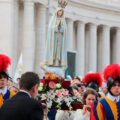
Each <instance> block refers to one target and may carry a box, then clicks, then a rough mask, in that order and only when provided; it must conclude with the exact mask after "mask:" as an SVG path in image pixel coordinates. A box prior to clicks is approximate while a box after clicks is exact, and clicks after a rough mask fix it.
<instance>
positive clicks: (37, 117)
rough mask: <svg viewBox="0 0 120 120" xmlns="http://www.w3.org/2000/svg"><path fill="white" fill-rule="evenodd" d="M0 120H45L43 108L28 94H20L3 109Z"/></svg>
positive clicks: (0, 111) (8, 101)
mask: <svg viewBox="0 0 120 120" xmlns="http://www.w3.org/2000/svg"><path fill="white" fill-rule="evenodd" d="M0 120H43V107H42V105H41V103H40V102H38V101H37V100H35V99H33V98H30V96H29V95H28V94H27V93H24V92H18V93H17V94H16V95H15V96H14V97H12V98H11V99H9V100H7V101H6V102H5V103H4V104H3V106H2V107H1V109H0Z"/></svg>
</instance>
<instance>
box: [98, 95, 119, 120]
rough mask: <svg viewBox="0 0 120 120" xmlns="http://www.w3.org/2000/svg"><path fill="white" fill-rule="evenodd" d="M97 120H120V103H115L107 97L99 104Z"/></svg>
mask: <svg viewBox="0 0 120 120" xmlns="http://www.w3.org/2000/svg"><path fill="white" fill-rule="evenodd" d="M96 111H97V116H98V117H97V118H96V120H120V101H119V102H117V103H116V102H113V101H111V100H110V99H109V98H108V97H105V98H104V99H102V100H101V101H100V102H98V104H97V108H96Z"/></svg>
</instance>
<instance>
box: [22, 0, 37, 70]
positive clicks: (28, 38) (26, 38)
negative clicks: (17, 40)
mask: <svg viewBox="0 0 120 120" xmlns="http://www.w3.org/2000/svg"><path fill="white" fill-rule="evenodd" d="M23 19H24V20H23V48H22V51H23V68H24V72H26V71H33V67H34V54H35V52H34V49H35V31H34V3H33V2H31V1H27V0H26V1H24V18H23Z"/></svg>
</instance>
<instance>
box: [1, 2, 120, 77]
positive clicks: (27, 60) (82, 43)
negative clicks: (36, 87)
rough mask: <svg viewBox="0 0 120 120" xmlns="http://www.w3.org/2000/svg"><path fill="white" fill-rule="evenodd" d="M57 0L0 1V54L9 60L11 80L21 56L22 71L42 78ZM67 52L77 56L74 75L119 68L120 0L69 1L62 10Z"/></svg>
mask: <svg viewBox="0 0 120 120" xmlns="http://www.w3.org/2000/svg"><path fill="white" fill-rule="evenodd" d="M56 8H57V0H0V41H1V44H0V53H5V54H7V55H9V56H10V57H11V59H12V66H11V67H10V70H9V71H10V74H11V75H12V76H14V72H15V68H16V65H17V61H18V59H19V56H20V53H21V52H22V54H23V67H24V71H35V72H37V73H39V74H40V75H42V71H41V70H40V67H39V65H40V62H42V61H44V60H45V50H46V39H47V28H48V23H49V19H50V17H51V16H52V14H53V13H54V12H55V10H56ZM65 18H66V21H67V27H68V32H67V35H68V37H67V38H68V39H67V40H68V51H74V52H75V53H76V75H81V76H84V75H85V74H86V73H87V72H88V71H94V72H96V71H98V72H102V71H103V68H104V67H105V66H106V65H108V64H113V63H119V64H120V46H119V45H120V0H69V4H68V6H67V7H66V9H65Z"/></svg>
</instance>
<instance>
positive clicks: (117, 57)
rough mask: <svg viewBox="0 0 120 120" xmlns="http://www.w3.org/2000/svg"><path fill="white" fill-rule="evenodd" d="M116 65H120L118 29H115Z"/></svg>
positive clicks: (119, 29) (119, 34)
mask: <svg viewBox="0 0 120 120" xmlns="http://www.w3.org/2000/svg"><path fill="white" fill-rule="evenodd" d="M115 49H116V63H118V64H120V28H116V48H115Z"/></svg>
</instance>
